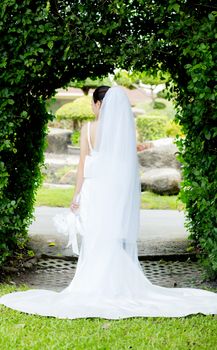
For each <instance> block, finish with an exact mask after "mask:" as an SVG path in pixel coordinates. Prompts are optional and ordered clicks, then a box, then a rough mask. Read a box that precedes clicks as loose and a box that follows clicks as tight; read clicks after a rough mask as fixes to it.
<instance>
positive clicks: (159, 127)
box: [136, 115, 168, 142]
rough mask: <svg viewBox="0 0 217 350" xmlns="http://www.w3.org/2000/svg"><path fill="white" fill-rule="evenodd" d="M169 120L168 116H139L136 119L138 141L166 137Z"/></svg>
mask: <svg viewBox="0 0 217 350" xmlns="http://www.w3.org/2000/svg"><path fill="white" fill-rule="evenodd" d="M167 121H168V119H167V117H166V116H145V115H140V116H138V117H137V119H136V126H137V132H138V141H139V142H143V141H145V140H156V139H159V138H161V137H166V125H167Z"/></svg>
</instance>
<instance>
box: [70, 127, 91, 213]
mask: <svg viewBox="0 0 217 350" xmlns="http://www.w3.org/2000/svg"><path fill="white" fill-rule="evenodd" d="M88 151H89V150H88V142H87V123H85V124H84V125H83V126H82V127H81V133H80V159H79V163H78V168H77V174H76V184H75V190H74V195H73V199H72V203H71V205H72V204H73V205H72V207H74V208H77V207H78V206H79V205H76V203H75V200H76V197H77V195H78V194H79V193H80V191H81V187H82V184H83V180H84V162H85V157H86V155H87V154H88ZM71 205H70V207H71Z"/></svg>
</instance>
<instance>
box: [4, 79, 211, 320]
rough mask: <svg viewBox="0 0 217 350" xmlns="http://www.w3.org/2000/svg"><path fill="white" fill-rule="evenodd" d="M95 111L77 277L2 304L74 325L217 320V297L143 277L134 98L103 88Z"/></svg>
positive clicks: (80, 187)
mask: <svg viewBox="0 0 217 350" xmlns="http://www.w3.org/2000/svg"><path fill="white" fill-rule="evenodd" d="M92 106H93V110H94V111H95V113H96V117H97V120H96V121H94V122H93V123H91V124H90V123H89V122H88V123H87V124H85V125H84V126H83V127H82V131H81V157H80V162H79V167H78V175H77V182H76V188H75V196H74V198H73V201H72V203H71V205H70V210H71V213H74V214H73V217H74V216H75V213H76V212H77V213H78V212H79V216H78V215H77V217H79V219H80V221H79V222H80V224H81V226H80V233H81V235H82V241H81V247H80V252H79V258H78V262H77V267H76V271H75V275H74V277H73V279H72V281H71V282H70V284H69V285H68V286H67V287H66V288H65V289H63V290H62V291H61V292H56V291H51V290H46V289H29V290H26V291H20V292H18V291H17V292H12V293H9V294H6V295H4V296H2V297H1V298H0V304H4V305H5V306H8V307H10V308H13V309H15V310H19V311H23V312H26V313H30V314H38V315H43V316H53V317H58V318H70V319H74V318H86V317H101V318H107V319H120V318H127V317H147V316H153V317H157V316H162V317H180V316H186V315H189V314H197V313H203V314H206V315H208V314H217V294H216V293H213V292H210V291H206V290H203V289H196V288H165V287H161V286H157V285H154V284H152V283H151V282H150V281H149V280H148V278H147V277H146V276H145V274H144V273H143V271H142V268H141V265H140V263H139V260H138V254H137V239H138V235H139V226H140V225H139V219H140V217H139V214H140V196H141V185H140V176H139V164H138V157H137V150H136V129H135V120H134V116H133V113H132V109H131V106H130V103H129V99H128V97H127V95H126V94H125V92H124V90H123V89H122V88H121V87H119V86H114V87H111V88H108V87H99V88H97V89H96V90H95V92H94V95H93V101H92ZM90 127H91V128H90ZM89 152H90V153H89ZM78 198H79V200H80V201H79V205H78V204H76V200H78ZM71 225H72V224H71Z"/></svg>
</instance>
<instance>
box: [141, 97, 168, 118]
mask: <svg viewBox="0 0 217 350" xmlns="http://www.w3.org/2000/svg"><path fill="white" fill-rule="evenodd" d="M155 101H156V102H157V103H163V104H164V105H165V106H166V107H165V108H164V109H155V108H153V105H152V103H151V102H146V101H143V102H138V103H137V104H136V105H135V107H136V108H139V109H143V110H144V113H145V114H146V115H166V116H167V117H168V118H169V119H173V118H174V115H175V109H174V106H173V103H172V102H171V101H168V100H165V99H164V98H157V99H156V100H155Z"/></svg>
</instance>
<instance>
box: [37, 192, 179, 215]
mask: <svg viewBox="0 0 217 350" xmlns="http://www.w3.org/2000/svg"><path fill="white" fill-rule="evenodd" d="M73 192H74V187H72V188H67V189H60V188H46V187H41V188H39V190H38V193H37V197H36V203H35V206H42V205H46V206H50V207H69V205H70V202H71V200H72V197H73ZM183 208H184V205H183V203H182V202H181V201H180V200H178V199H177V196H160V195H157V194H155V193H152V192H148V191H145V192H142V194H141V209H177V210H182V209H183Z"/></svg>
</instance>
